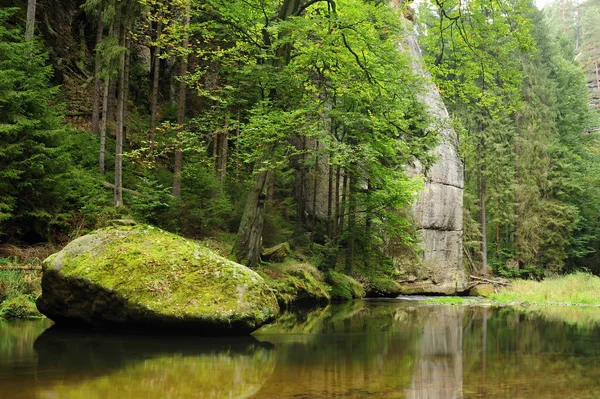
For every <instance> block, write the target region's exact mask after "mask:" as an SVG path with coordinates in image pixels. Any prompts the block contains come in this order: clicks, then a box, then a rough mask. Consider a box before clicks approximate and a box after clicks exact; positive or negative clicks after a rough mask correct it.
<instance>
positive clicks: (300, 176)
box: [294, 137, 306, 245]
mask: <svg viewBox="0 0 600 399" xmlns="http://www.w3.org/2000/svg"><path fill="white" fill-rule="evenodd" d="M297 143H298V144H297V145H296V148H297V150H298V152H299V153H300V154H299V155H298V158H297V160H296V162H295V168H296V181H295V189H294V194H295V196H296V198H295V200H296V228H295V231H296V234H294V243H295V244H296V245H299V243H300V237H301V236H302V219H303V217H304V176H305V171H304V158H305V155H304V150H305V149H306V137H302V140H300V139H299V138H297Z"/></svg>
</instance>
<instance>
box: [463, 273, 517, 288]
mask: <svg viewBox="0 0 600 399" xmlns="http://www.w3.org/2000/svg"><path fill="white" fill-rule="evenodd" d="M469 277H470V278H472V279H474V280H481V281H485V282H486V283H490V284H498V285H504V286H509V285H510V283H505V282H504V281H498V280H489V279H487V278H483V277H477V276H473V275H470V276H469Z"/></svg>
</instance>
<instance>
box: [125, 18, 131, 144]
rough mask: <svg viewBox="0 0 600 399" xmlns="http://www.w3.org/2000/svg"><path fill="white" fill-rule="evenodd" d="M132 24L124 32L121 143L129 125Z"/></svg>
mask: <svg viewBox="0 0 600 399" xmlns="http://www.w3.org/2000/svg"><path fill="white" fill-rule="evenodd" d="M132 25H133V24H131V23H130V24H129V25H128V26H127V32H125V49H126V52H125V70H124V81H123V87H124V91H123V141H125V140H127V128H128V126H129V124H128V123H127V119H128V118H127V116H128V113H127V110H128V104H129V71H130V70H131V35H130V33H129V30H130V29H131V28H132Z"/></svg>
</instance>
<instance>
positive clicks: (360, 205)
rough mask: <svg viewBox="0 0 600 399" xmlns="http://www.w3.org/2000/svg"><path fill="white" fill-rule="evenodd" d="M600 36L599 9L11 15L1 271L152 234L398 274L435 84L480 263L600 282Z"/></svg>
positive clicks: (49, 4)
mask: <svg viewBox="0 0 600 399" xmlns="http://www.w3.org/2000/svg"><path fill="white" fill-rule="evenodd" d="M599 22H600V1H598V0H585V1H581V2H577V1H571V0H560V1H559V0H556V1H554V2H553V3H550V4H547V5H546V6H545V7H544V9H543V10H542V11H540V10H538V8H537V7H536V6H535V5H534V4H533V3H532V2H531V1H528V0H493V1H491V0H469V1H466V2H464V1H459V0H433V1H429V0H427V1H420V2H418V3H416V4H406V3H403V2H402V1H392V2H391V3H388V2H387V1H379V0H310V1H301V0H285V1H282V2H280V1H264V0H261V1H258V0H231V1H222V0H194V1H192V0H135V1H121V0H87V1H83V0H68V1H58V0H39V1H37V2H36V1H35V0H29V1H27V2H25V1H24V0H22V1H17V0H0V165H1V167H0V242H1V243H2V251H3V252H4V255H2V254H0V256H7V257H10V254H11V253H15V251H16V249H15V248H18V249H23V248H27V247H35V248H39V246H40V245H46V246H49V247H51V248H52V249H53V250H56V249H59V248H60V247H62V246H63V245H65V244H66V243H68V242H69V241H71V240H72V239H74V238H77V237H79V236H82V235H84V234H86V233H88V232H92V231H94V230H96V229H98V228H100V227H103V226H107V225H110V224H111V223H112V222H113V221H115V220H121V221H123V220H125V221H129V220H134V221H135V222H137V223H146V224H150V225H154V226H158V227H160V228H162V229H164V230H166V231H170V232H173V233H176V234H179V235H182V236H184V237H188V238H193V239H198V240H205V241H207V242H211V243H213V245H215V246H217V247H219V246H221V247H223V246H225V247H226V248H227V252H228V253H227V254H226V255H229V256H230V257H231V258H232V259H234V260H236V261H237V262H240V263H242V264H245V265H248V266H256V265H258V264H262V263H263V262H265V258H266V255H265V252H264V251H265V249H267V248H271V247H274V246H277V245H279V244H282V243H287V245H289V246H290V247H291V251H292V252H293V253H294V254H295V256H296V257H297V258H298V259H300V260H302V261H305V262H309V263H310V264H312V265H314V266H315V267H316V268H317V269H319V270H321V271H324V272H328V271H337V272H339V274H341V273H344V274H346V275H349V276H353V277H354V278H355V279H356V280H358V281H360V282H365V281H367V284H368V281H371V282H373V280H374V279H376V276H380V275H385V276H386V277H388V278H392V279H393V278H394V276H397V275H398V273H399V272H398V270H397V269H398V267H399V266H398V265H397V262H395V261H394V260H393V259H392V258H393V257H394V256H397V254H398V253H401V254H403V255H402V256H404V257H405V258H406V259H409V260H408V262H411V261H412V259H416V258H418V255H419V251H420V247H419V233H418V226H416V224H415V222H414V219H413V216H412V212H411V209H412V208H411V207H412V206H413V205H412V204H413V203H414V202H415V200H416V199H417V198H418V196H419V192H420V191H421V190H422V187H423V182H424V177H423V175H422V174H415V173H411V168H413V167H414V165H416V164H418V165H422V168H423V169H424V170H427V168H428V167H429V166H430V165H433V164H435V163H436V162H437V160H438V159H437V158H436V156H435V155H434V154H433V152H432V150H433V149H434V148H436V146H437V145H438V144H439V143H440V137H439V135H438V134H437V131H436V130H435V129H432V128H431V123H432V119H435V115H431V113H429V112H428V110H427V107H426V106H425V105H424V104H423V102H422V96H423V91H424V90H426V89H424V88H426V87H427V85H426V83H424V80H426V79H429V78H431V79H432V81H433V83H434V84H435V87H436V88H437V90H438V92H439V93H440V94H441V96H442V98H443V101H444V103H445V106H446V107H447V109H448V113H449V115H450V121H451V125H452V128H453V129H454V131H455V132H456V135H457V139H458V153H459V156H460V160H461V163H462V165H464V201H463V206H462V226H463V229H462V245H463V251H462V252H463V253H461V254H460V255H461V256H462V255H464V256H463V266H464V267H465V268H466V269H467V270H468V271H470V272H475V271H479V272H481V273H483V274H489V273H495V274H496V275H501V276H505V277H524V278H535V279H539V278H543V277H545V276H551V275H557V274H565V273H571V272H575V271H579V270H589V271H591V272H593V273H600V261H599V260H600V255H599V251H600V143H599V142H598V135H599V132H600V75H599V72H598V70H599V65H598V64H599V62H600V23H599ZM410 36H415V37H416V38H417V39H418V42H419V44H420V47H421V50H422V55H423V58H422V63H423V66H424V69H425V70H426V71H427V72H428V73H427V74H426V75H425V76H424V75H421V74H418V73H416V72H415V67H414V63H415V61H414V59H413V58H411V55H410V52H409V51H407V45H406V43H407V38H409V37H410ZM429 74H430V75H431V76H430V77H429ZM11 251H12V252H11ZM373 276H375V277H373ZM369 279H370V280H369Z"/></svg>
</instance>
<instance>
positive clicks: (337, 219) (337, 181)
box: [333, 166, 342, 244]
mask: <svg viewBox="0 0 600 399" xmlns="http://www.w3.org/2000/svg"><path fill="white" fill-rule="evenodd" d="M341 176H342V170H341V168H340V167H339V166H338V167H337V168H336V171H335V218H334V219H333V243H334V244H337V239H338V236H339V235H340V216H341V211H340V180H341Z"/></svg>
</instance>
